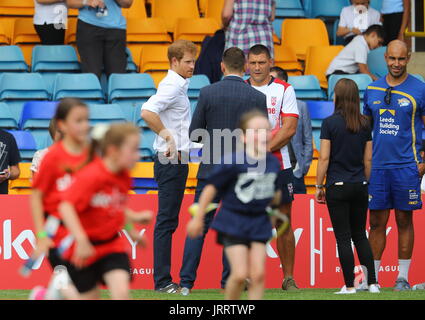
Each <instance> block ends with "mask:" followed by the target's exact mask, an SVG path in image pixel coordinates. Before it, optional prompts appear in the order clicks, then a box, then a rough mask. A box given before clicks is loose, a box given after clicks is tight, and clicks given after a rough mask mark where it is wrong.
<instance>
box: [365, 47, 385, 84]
mask: <svg viewBox="0 0 425 320" xmlns="http://www.w3.org/2000/svg"><path fill="white" fill-rule="evenodd" d="M386 50H387V47H380V48H377V49H375V50H372V51H370V52H369V54H368V55H367V66H368V68H369V70H370V72H371V73H372V74H374V75H375V76H377V77H378V78H381V77H383V76H385V75H386V74H387V73H388V69H387V63H386V62H385V58H384V54H385V51H386Z"/></svg>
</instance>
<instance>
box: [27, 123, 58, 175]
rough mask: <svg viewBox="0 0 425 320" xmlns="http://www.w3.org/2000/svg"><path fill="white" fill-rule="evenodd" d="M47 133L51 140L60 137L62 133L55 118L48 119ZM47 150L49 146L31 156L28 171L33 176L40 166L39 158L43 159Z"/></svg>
mask: <svg viewBox="0 0 425 320" xmlns="http://www.w3.org/2000/svg"><path fill="white" fill-rule="evenodd" d="M49 134H50V137H51V138H52V140H53V142H57V141H59V140H60V139H61V138H62V134H61V133H60V131H59V130H58V127H57V126H56V121H55V119H52V120H50V124H49ZM47 151H49V148H44V149H41V150H38V151H37V152H36V153H34V157H33V158H32V163H31V167H30V171H31V173H32V175H33V176H34V175H35V174H36V173H37V172H38V168H39V167H40V163H41V160H42V159H43V157H44V155H45V154H46V153H47Z"/></svg>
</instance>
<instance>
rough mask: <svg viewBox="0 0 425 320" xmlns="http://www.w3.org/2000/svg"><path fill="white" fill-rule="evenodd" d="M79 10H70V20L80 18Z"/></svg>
mask: <svg viewBox="0 0 425 320" xmlns="http://www.w3.org/2000/svg"><path fill="white" fill-rule="evenodd" d="M78 13H79V10H78V9H72V8H68V18H69V17H74V18H75V17H78Z"/></svg>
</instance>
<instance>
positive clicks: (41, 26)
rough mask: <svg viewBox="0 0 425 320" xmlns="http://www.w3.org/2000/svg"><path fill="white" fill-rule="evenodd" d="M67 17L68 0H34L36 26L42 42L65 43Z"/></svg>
mask: <svg viewBox="0 0 425 320" xmlns="http://www.w3.org/2000/svg"><path fill="white" fill-rule="evenodd" d="M67 18H68V8H67V7H66V0H34V28H35V31H37V34H38V36H39V37H40V40H41V44H46V45H60V44H64V41H65V28H66V20H67Z"/></svg>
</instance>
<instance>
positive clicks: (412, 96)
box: [363, 75, 425, 169]
mask: <svg viewBox="0 0 425 320" xmlns="http://www.w3.org/2000/svg"><path fill="white" fill-rule="evenodd" d="M388 88H389V85H388V83H387V81H386V77H383V78H381V79H378V80H377V81H375V82H373V83H371V84H370V85H369V86H368V87H367V90H366V91H365V96H364V108H363V113H364V114H365V115H366V116H370V117H372V119H373V156H372V167H373V168H376V169H386V168H403V167H408V166H411V165H415V164H417V163H418V162H419V158H420V155H419V151H420V148H421V145H422V126H423V122H422V116H425V83H423V82H422V81H420V80H418V79H416V78H415V77H413V76H411V75H408V77H407V78H406V80H405V81H404V82H403V83H401V84H400V85H398V86H395V87H393V89H392V93H391V102H390V104H389V105H387V104H386V103H385V95H386V90H387V89H388Z"/></svg>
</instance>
